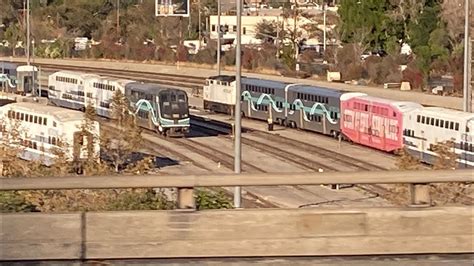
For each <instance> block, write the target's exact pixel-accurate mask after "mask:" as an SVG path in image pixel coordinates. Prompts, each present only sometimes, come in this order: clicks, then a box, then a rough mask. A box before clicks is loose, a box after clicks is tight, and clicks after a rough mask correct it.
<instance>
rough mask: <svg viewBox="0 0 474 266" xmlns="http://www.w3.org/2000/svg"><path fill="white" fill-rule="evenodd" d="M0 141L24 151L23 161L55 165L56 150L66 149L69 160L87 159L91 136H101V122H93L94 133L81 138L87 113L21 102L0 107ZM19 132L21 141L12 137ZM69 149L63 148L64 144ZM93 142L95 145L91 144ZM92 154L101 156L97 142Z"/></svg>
mask: <svg viewBox="0 0 474 266" xmlns="http://www.w3.org/2000/svg"><path fill="white" fill-rule="evenodd" d="M0 118H1V119H0V141H1V142H3V143H8V145H12V146H16V147H18V148H20V149H21V154H20V155H19V156H20V157H21V158H23V159H25V160H36V161H40V162H42V163H43V164H45V165H48V166H49V165H51V164H53V163H54V159H55V157H56V155H55V153H54V149H57V148H63V149H65V151H66V156H67V158H68V160H71V161H74V160H81V159H84V158H86V157H87V150H88V149H87V147H88V146H87V145H88V144H87V143H88V142H89V139H90V138H89V136H98V135H99V133H100V128H99V124H98V122H94V123H93V127H92V132H90V134H89V135H88V136H84V135H82V132H81V129H80V128H81V127H80V126H81V124H82V122H83V119H84V114H83V113H81V112H77V111H73V110H65V109H63V108H59V107H54V106H47V105H42V104H38V103H28V102H18V103H10V104H6V105H3V106H2V107H0ZM13 129H17V130H18V131H19V132H20V135H19V136H18V139H15V138H14V137H13V136H12V135H11V134H7V132H12V131H13ZM61 143H62V144H66V145H67V146H62V144H61ZM89 143H92V142H89ZM93 145H94V147H93V149H92V150H93V152H94V153H95V154H96V155H98V154H99V152H100V146H99V143H98V142H94V144H93Z"/></svg>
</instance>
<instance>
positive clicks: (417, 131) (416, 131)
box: [403, 107, 474, 168]
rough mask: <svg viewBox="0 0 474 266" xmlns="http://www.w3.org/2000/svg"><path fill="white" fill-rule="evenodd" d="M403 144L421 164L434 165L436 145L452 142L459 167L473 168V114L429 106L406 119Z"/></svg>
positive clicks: (412, 113) (414, 112)
mask: <svg viewBox="0 0 474 266" xmlns="http://www.w3.org/2000/svg"><path fill="white" fill-rule="evenodd" d="M403 135H404V137H403V138H404V144H405V147H407V149H408V151H409V152H410V153H411V154H412V155H414V156H416V157H417V158H419V159H420V160H421V161H423V162H426V163H429V164H434V163H435V162H436V153H434V152H433V145H435V144H437V143H440V142H444V141H453V142H454V151H455V152H456V154H457V155H458V157H457V159H456V160H457V162H458V167H460V168H474V147H473V137H474V114H473V113H466V112H461V111H456V110H451V109H446V108H439V107H426V108H422V109H417V110H414V111H413V112H411V113H410V114H409V115H408V116H407V119H406V120H405V127H404V131H403Z"/></svg>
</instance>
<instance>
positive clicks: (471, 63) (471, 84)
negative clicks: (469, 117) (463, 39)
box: [467, 36, 474, 113]
mask: <svg viewBox="0 0 474 266" xmlns="http://www.w3.org/2000/svg"><path fill="white" fill-rule="evenodd" d="M473 43H474V41H473V39H472V36H469V52H468V56H469V64H468V66H469V70H468V73H469V75H468V77H469V78H468V81H467V82H468V84H469V86H468V87H467V95H468V100H469V104H468V105H469V111H470V112H471V113H472V111H473V110H472V98H473V95H472V86H473V85H474V81H473V80H472V65H473V64H474V60H473V58H472V44H473Z"/></svg>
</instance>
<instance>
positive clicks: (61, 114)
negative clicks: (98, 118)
mask: <svg viewBox="0 0 474 266" xmlns="http://www.w3.org/2000/svg"><path fill="white" fill-rule="evenodd" d="M0 108H1V109H4V110H5V109H6V110H13V111H16V112H18V111H21V110H23V111H28V112H32V113H36V114H43V115H51V116H54V117H55V118H57V119H58V120H59V121H61V122H68V121H81V120H83V119H84V114H83V113H82V112H79V111H74V110H68V109H64V108H60V107H55V106H50V105H44V104H39V103H31V102H17V103H10V104H7V105H4V106H2V107H0Z"/></svg>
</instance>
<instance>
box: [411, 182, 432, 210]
mask: <svg viewBox="0 0 474 266" xmlns="http://www.w3.org/2000/svg"><path fill="white" fill-rule="evenodd" d="M410 195H411V206H413V207H429V206H431V197H430V187H429V185H428V184H411V185H410Z"/></svg>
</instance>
